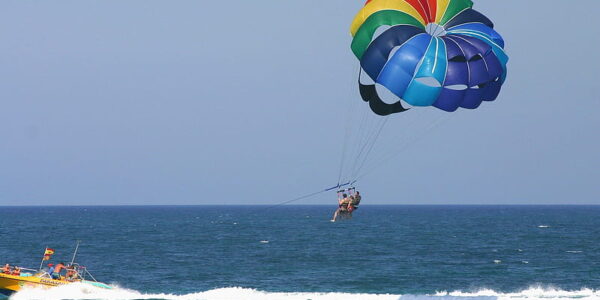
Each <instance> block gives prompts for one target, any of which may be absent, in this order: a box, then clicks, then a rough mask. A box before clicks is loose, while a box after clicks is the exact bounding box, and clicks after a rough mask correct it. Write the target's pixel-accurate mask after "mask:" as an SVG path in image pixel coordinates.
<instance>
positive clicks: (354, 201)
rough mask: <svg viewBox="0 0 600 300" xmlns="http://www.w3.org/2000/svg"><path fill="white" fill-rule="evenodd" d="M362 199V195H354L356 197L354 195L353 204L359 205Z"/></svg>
mask: <svg viewBox="0 0 600 300" xmlns="http://www.w3.org/2000/svg"><path fill="white" fill-rule="evenodd" d="M361 199H362V197H361V196H360V195H354V197H352V205H354V206H359V205H360V200H361Z"/></svg>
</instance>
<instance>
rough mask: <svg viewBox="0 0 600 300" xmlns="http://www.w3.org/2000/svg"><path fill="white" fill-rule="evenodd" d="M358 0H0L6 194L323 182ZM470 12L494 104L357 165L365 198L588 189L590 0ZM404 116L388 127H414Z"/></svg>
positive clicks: (49, 200)
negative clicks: (487, 55)
mask: <svg viewBox="0 0 600 300" xmlns="http://www.w3.org/2000/svg"><path fill="white" fill-rule="evenodd" d="M363 3H364V1H362V0H357V1H349V0H327V1H316V0H310V1H309V0H304V1H293V0H286V1H281V0H264V1H247V0H231V1H147V0H144V1H21V0H19V1H17V0H5V1H1V2H0V104H1V105H0V205H39V204H52V205H90V204H91V205H114V204H240V203H243V204H260V203H263V204H270V203H277V202H280V201H285V200H288V199H290V198H293V197H294V196H297V195H302V194H305V193H310V192H313V191H316V190H319V189H321V188H324V187H326V186H328V185H332V184H335V183H336V181H337V178H338V167H339V156H340V153H341V144H342V142H343V136H344V116H343V115H342V114H341V112H343V111H345V110H346V108H347V106H348V105H349V104H350V103H353V102H354V103H359V105H361V104H360V101H361V100H360V99H359V96H358V94H357V90H356V86H355V82H354V80H355V77H356V75H357V74H356V70H357V64H358V63H357V61H356V59H355V58H354V57H353V56H352V54H351V52H350V49H349V44H350V41H351V37H350V35H349V32H348V31H349V24H350V22H351V20H352V18H353V17H354V14H355V13H356V12H357V11H358V10H359V9H360V7H361V6H362V5H363ZM475 9H477V10H479V11H482V12H484V13H485V14H486V15H487V16H489V17H490V18H491V19H492V20H493V21H494V23H495V24H496V29H497V30H498V31H499V32H500V33H501V34H502V35H503V37H504V39H505V40H506V44H507V47H506V49H507V52H508V54H509V55H510V57H511V61H510V63H509V77H508V81H507V83H506V85H505V87H504V90H503V92H502V93H501V95H500V97H499V99H498V101H496V102H494V103H487V104H485V105H484V106H483V107H481V108H480V109H478V110H475V111H466V110H465V111H459V112H457V113H455V114H453V115H452V116H451V117H450V118H447V117H444V118H447V119H445V121H444V122H443V123H442V124H441V125H440V126H438V127H436V128H435V129H434V130H431V131H429V132H427V133H426V134H424V136H423V137H422V138H420V139H419V140H418V141H417V142H415V143H412V144H411V145H410V147H408V148H407V149H406V150H405V151H404V152H402V154H401V155H400V156H398V157H396V158H395V159H393V160H390V161H387V162H386V163H385V165H384V166H383V167H381V168H379V169H376V170H375V171H374V172H372V173H370V174H369V176H366V177H364V178H363V180H362V181H361V182H360V184H359V187H360V189H361V190H362V191H363V193H364V194H365V195H366V197H365V200H366V201H370V202H371V203H380V204H420V203H424V204H474V203H477V204H536V203H544V204H557V203H562V204H569V203H573V204H600V184H599V183H598V181H599V179H600V141H599V140H598V130H599V129H600V118H599V117H598V112H599V111H600V92H599V91H598V83H597V77H598V75H597V73H598V70H599V69H600V59H598V54H597V53H596V50H597V49H598V47H599V46H600V27H599V26H592V25H589V24H590V22H591V20H595V19H597V17H598V16H597V12H598V11H600V1H597V0H580V1H576V4H575V3H574V2H572V1H570V2H568V1H567V2H565V1H558V0H555V1H548V0H528V1H523V0H503V1H489V0H479V1H475ZM362 107H363V108H365V109H366V107H364V106H362ZM411 113H412V112H411ZM415 116H420V117H419V118H420V119H419V120H417V122H421V123H422V124H421V125H419V126H425V125H426V124H427V121H428V120H429V119H431V118H437V116H438V115H437V114H435V115H433V114H430V113H429V112H424V113H421V114H420V115H415ZM406 118H410V116H405V115H396V116H394V117H392V118H390V119H389V122H388V123H387V125H386V128H385V132H384V135H383V136H382V140H383V141H385V142H387V143H390V141H398V139H401V138H406V136H410V133H407V129H406V127H405V124H404V123H403V122H406V120H407V119H406ZM385 142H384V143H382V144H380V146H381V147H382V148H385V147H386V146H385ZM392 144H393V143H392ZM389 147H391V148H390V149H394V148H393V147H394V146H393V145H392V146H389ZM382 148H379V149H380V150H381V149H382ZM334 201H335V199H334V195H331V194H324V195H319V196H318V197H315V198H312V199H310V200H307V201H304V202H301V203H308V204H317V203H320V204H327V203H330V202H331V203H332V202H334Z"/></svg>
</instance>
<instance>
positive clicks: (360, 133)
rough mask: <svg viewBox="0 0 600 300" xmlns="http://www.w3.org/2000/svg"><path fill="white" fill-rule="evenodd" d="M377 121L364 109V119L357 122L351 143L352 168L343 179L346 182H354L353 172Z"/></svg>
mask: <svg viewBox="0 0 600 300" xmlns="http://www.w3.org/2000/svg"><path fill="white" fill-rule="evenodd" d="M376 122H377V121H376V120H374V117H373V116H372V115H371V111H370V110H366V109H363V110H362V117H361V118H360V122H356V124H357V126H358V128H356V130H354V132H355V133H353V138H352V139H353V141H351V145H352V150H353V151H352V154H351V156H350V157H349V159H350V160H351V161H350V166H349V168H348V170H347V171H346V174H345V177H344V178H343V181H344V182H348V181H351V180H352V172H353V170H354V169H355V168H356V162H357V161H358V160H359V159H360V157H361V156H362V154H363V152H364V150H363V149H364V148H365V147H366V145H367V144H368V143H369V141H370V140H371V138H372V132H373V131H374V130H373V128H374V126H375V125H376Z"/></svg>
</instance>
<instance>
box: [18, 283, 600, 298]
mask: <svg viewBox="0 0 600 300" xmlns="http://www.w3.org/2000/svg"><path fill="white" fill-rule="evenodd" d="M10 299H11V300H24V299H28V300H30V299H48V300H59V299H60V300H62V299H77V300H83V299H86V300H87V299H107V300H130V299H131V300H133V299H148V300H149V299H165V300H230V299H235V300H371V299H372V300H462V299H467V300H509V299H510V300H519V299H523V300H525V299H526V300H542V299H543V300H552V299H561V300H565V299H581V300H592V299H600V291H596V290H592V289H581V290H578V291H564V290H560V289H553V288H543V287H531V288H529V289H526V290H523V291H520V292H514V293H499V292H496V291H493V290H488V289H482V290H479V291H476V292H462V291H453V292H438V293H434V294H431V295H392V294H358V293H309V292H288V293H285V292H264V291H259V290H255V289H248V288H239V287H231V288H220V289H214V290H209V291H205V292H197V293H190V294H185V295H176V294H145V293H141V292H138V291H134V290H128V289H124V288H120V287H114V288H113V289H111V290H106V289H101V288H96V287H91V286H89V285H83V284H72V285H68V286H60V287H56V288H52V289H49V290H43V289H24V290H22V291H20V292H19V293H16V294H14V295H13V296H12V297H11V298H10Z"/></svg>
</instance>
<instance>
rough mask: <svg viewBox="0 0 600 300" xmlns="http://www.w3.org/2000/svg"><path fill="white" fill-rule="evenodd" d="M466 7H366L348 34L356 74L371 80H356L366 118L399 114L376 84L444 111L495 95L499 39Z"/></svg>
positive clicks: (432, 1)
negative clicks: (369, 112) (357, 69)
mask: <svg viewBox="0 0 600 300" xmlns="http://www.w3.org/2000/svg"><path fill="white" fill-rule="evenodd" d="M472 7H473V2H472V1H471V0H368V1H367V3H366V4H365V6H364V7H363V8H362V9H361V10H360V12H359V13H358V14H357V15H356V17H355V18H354V21H353V22H352V25H351V28H350V31H351V33H352V36H353V37H354V38H353V40H352V45H351V48H352V51H353V53H354V54H355V55H356V57H357V58H358V59H359V60H360V65H361V72H364V73H365V74H366V75H367V76H368V77H369V78H370V79H371V80H372V81H373V83H370V84H365V83H362V82H360V80H359V83H360V92H361V96H362V98H363V100H365V101H367V102H369V105H370V107H371V109H372V110H373V112H375V113H376V114H379V115H389V114H393V113H398V112H402V111H406V108H404V107H403V106H402V103H401V102H400V101H399V100H398V101H397V102H395V103H386V102H384V101H383V100H382V99H381V97H380V96H379V95H378V93H377V89H376V87H375V85H376V84H379V85H381V86H383V87H385V88H386V89H388V90H389V91H390V92H391V93H393V94H394V95H395V96H397V97H398V98H400V99H402V100H404V101H405V102H406V103H408V104H410V105H412V106H433V107H436V108H438V109H441V110H444V111H448V112H453V111H455V110H457V109H458V108H459V107H462V108H467V109H475V108H477V107H479V106H480V105H481V103H482V102H483V101H493V100H495V99H496V98H497V97H498V94H499V93H500V89H501V87H502V84H503V83H504V81H505V79H506V74H507V68H506V64H507V62H508V56H507V55H506V53H505V51H504V40H503V39H502V37H501V36H500V34H498V33H497V32H496V31H495V30H494V24H493V23H492V21H490V20H489V19H488V18H487V17H486V16H484V15H483V14H481V13H479V12H478V11H476V10H474V9H473V8H472ZM382 29H385V30H382ZM378 33H380V34H379V35H377V34H378Z"/></svg>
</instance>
